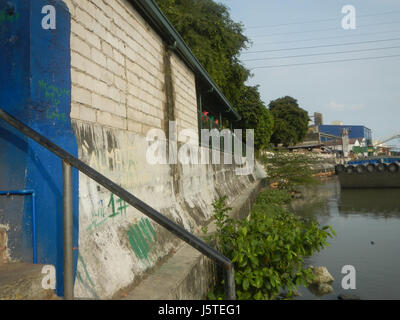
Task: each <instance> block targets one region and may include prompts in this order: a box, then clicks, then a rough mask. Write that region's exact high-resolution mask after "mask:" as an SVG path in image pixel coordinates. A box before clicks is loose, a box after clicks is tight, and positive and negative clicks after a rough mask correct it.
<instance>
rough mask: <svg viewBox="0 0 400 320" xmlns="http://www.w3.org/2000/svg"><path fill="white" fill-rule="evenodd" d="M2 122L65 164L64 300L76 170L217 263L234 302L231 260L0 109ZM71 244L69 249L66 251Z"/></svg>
mask: <svg viewBox="0 0 400 320" xmlns="http://www.w3.org/2000/svg"><path fill="white" fill-rule="evenodd" d="M0 119H2V120H4V121H5V122H7V123H8V124H9V125H11V126H13V127H14V128H16V129H17V130H19V131H20V132H22V133H23V134H24V135H26V136H28V137H29V138H31V139H32V140H34V141H36V142H37V143H39V144H40V145H42V146H43V147H45V148H46V149H47V150H49V151H50V152H52V153H54V154H55V155H56V156H58V157H59V158H60V159H61V160H62V162H63V190H64V193H63V204H64V205H63V208H64V273H65V276H64V297H65V298H67V299H72V298H73V278H72V269H73V268H72V265H73V264H72V252H73V247H72V196H71V194H72V179H71V176H72V173H71V172H72V170H71V167H74V168H76V169H78V170H79V171H81V172H82V173H84V174H85V175H87V176H88V177H90V178H92V179H93V180H94V181H96V182H97V183H99V184H100V185H102V186H103V187H104V188H106V189H108V190H109V191H111V192H112V193H114V194H115V195H117V196H118V197H119V198H121V199H122V200H124V201H126V202H127V203H129V204H130V205H131V206H133V207H134V208H136V209H137V210H139V211H140V212H142V213H143V214H145V215H146V216H148V217H149V218H150V219H152V220H154V221H155V222H157V223H158V224H160V225H161V226H163V227H164V228H166V229H167V230H168V231H170V232H172V233H173V234H174V235H176V236H177V237H178V238H180V239H181V240H183V241H185V242H186V243H187V244H189V245H190V246H192V247H193V248H195V249H197V250H198V251H200V252H201V253H202V254H204V255H205V256H207V257H209V258H210V259H212V260H214V261H215V262H216V263H217V264H219V265H220V266H222V267H223V269H224V271H225V297H226V299H227V300H235V299H236V293H235V279H234V267H233V263H232V261H231V260H229V259H228V258H227V257H225V256H224V255H222V254H221V253H219V252H218V251H216V250H215V249H214V248H212V247H210V246H209V245H207V244H206V243H205V242H204V241H203V240H201V239H199V238H197V237H196V236H194V235H193V234H191V233H190V232H188V231H186V230H185V229H184V228H183V227H181V226H179V225H178V224H176V223H175V222H173V221H171V220H169V219H168V218H167V217H165V216H164V215H162V214H161V213H160V212H158V211H157V210H155V209H154V208H152V207H150V206H149V205H148V204H146V203H145V202H143V201H141V200H140V199H138V198H137V197H135V196H134V195H133V194H131V193H129V192H128V191H126V190H125V189H123V188H121V187H120V186H119V185H117V184H116V183H114V182H113V181H111V180H110V179H108V178H106V177H105V176H103V175H102V174H101V173H99V172H98V171H96V170H94V169H93V168H92V167H90V166H88V165H87V164H86V163H84V162H82V161H81V160H79V159H78V158H76V157H74V156H73V155H72V154H70V153H69V152H67V151H66V150H64V149H62V148H61V147H59V146H58V145H56V144H55V143H53V142H52V141H50V140H49V139H47V138H45V137H44V136H42V135H41V134H39V133H38V132H36V131H35V130H33V129H31V128H30V127H29V126H27V125H26V124H24V123H23V122H21V121H20V120H18V119H16V118H15V117H13V116H12V115H10V114H9V113H8V112H6V111H4V110H2V109H1V108H0ZM66 244H68V247H66Z"/></svg>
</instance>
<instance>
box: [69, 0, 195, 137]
mask: <svg viewBox="0 0 400 320" xmlns="http://www.w3.org/2000/svg"><path fill="white" fill-rule="evenodd" d="M65 2H66V4H67V6H68V7H69V10H70V12H71V66H72V70H71V76H72V107H71V118H72V119H75V120H83V121H88V122H97V123H100V124H102V125H105V126H109V127H114V128H118V129H124V130H128V131H133V132H136V133H139V134H142V135H144V134H146V133H147V130H148V129H150V128H153V127H156V128H163V118H164V111H165V103H166V96H165V85H164V81H165V79H164V59H163V54H164V45H163V42H162V40H161V38H160V37H159V36H158V35H157V34H156V33H155V32H154V31H153V30H152V29H151V28H150V27H149V25H148V24H147V23H146V22H145V21H144V19H143V18H142V17H141V16H140V15H139V14H138V13H137V12H136V11H135V10H134V8H133V7H132V6H131V4H130V3H128V1H126V0H113V1H111V2H110V1H104V0H85V1H81V0H79V1H78V0H65ZM172 69H173V70H172V73H173V82H174V88H175V97H176V101H175V103H176V111H175V115H176V117H177V121H178V126H179V128H194V129H196V130H197V103H196V91H195V77H194V75H193V73H192V72H191V71H190V69H189V68H188V67H187V66H186V65H185V64H184V63H183V62H182V61H180V59H179V58H178V57H177V56H173V57H172Z"/></svg>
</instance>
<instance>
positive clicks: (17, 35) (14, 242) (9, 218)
mask: <svg viewBox="0 0 400 320" xmlns="http://www.w3.org/2000/svg"><path fill="white" fill-rule="evenodd" d="M45 5H52V6H54V7H55V9H56V29H54V30H52V29H43V28H42V19H43V18H44V17H45V16H46V14H42V8H43V7H44V6H45ZM0 47H1V51H0V70H1V71H0V108H3V109H4V110H6V111H8V112H9V113H11V114H12V115H14V116H15V117H17V118H18V119H20V120H22V121H23V122H24V123H26V124H27V125H29V126H30V127H31V128H33V129H34V130H36V131H38V132H39V133H41V134H43V135H44V136H46V137H47V138H49V139H50V140H52V141H53V142H55V143H56V144H58V145H60V146H61V147H62V148H64V149H66V150H67V151H69V152H70V153H72V154H73V155H75V156H78V148H77V144H76V139H75V136H74V133H73V131H72V127H71V119H70V105H71V76H70V74H71V68H70V14H69V12H68V8H67V7H66V6H65V4H64V3H63V1H61V0H47V1H44V0H31V1H27V0H0ZM78 187H79V186H78V173H77V171H76V170H74V172H73V188H74V197H73V201H74V208H73V209H74V247H76V248H77V247H78V223H79V216H78V208H79V206H78V192H79V190H78ZM11 189H14V190H15V189H34V190H35V191H36V197H37V220H36V224H37V239H38V243H37V245H38V263H41V264H53V265H55V266H56V270H57V289H56V290H57V294H58V295H63V291H64V288H63V242H62V240H63V231H62V230H63V219H62V192H63V191H62V166H61V160H60V159H59V158H57V157H56V156H54V155H53V154H52V153H50V152H49V151H47V150H46V149H44V148H43V147H41V146H39V145H38V144H36V143H35V142H33V141H32V140H30V139H27V138H25V137H24V136H22V135H21V134H20V133H19V132H17V131H16V130H15V129H12V128H10V127H9V126H8V125H6V124H4V122H1V121H0V190H11ZM0 209H1V210H0V223H7V224H10V227H11V230H13V228H14V229H15V231H13V232H11V233H10V234H9V237H10V242H9V246H10V249H11V252H12V258H14V259H19V260H22V261H26V262H31V261H32V233H31V228H32V216H31V204H30V201H28V198H24V197H13V198H4V197H0ZM74 253H75V254H74V262H75V267H74V269H75V270H74V272H75V271H76V263H77V250H75V252H74Z"/></svg>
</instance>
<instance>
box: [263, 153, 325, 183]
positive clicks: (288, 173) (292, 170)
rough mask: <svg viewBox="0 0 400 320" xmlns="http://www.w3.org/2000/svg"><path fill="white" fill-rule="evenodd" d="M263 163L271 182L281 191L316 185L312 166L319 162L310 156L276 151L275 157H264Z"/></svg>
mask: <svg viewBox="0 0 400 320" xmlns="http://www.w3.org/2000/svg"><path fill="white" fill-rule="evenodd" d="M261 161H262V163H263V165H264V167H265V170H266V171H267V174H268V177H269V179H270V181H271V182H276V183H277V187H278V188H279V189H283V190H288V191H295V189H296V187H297V186H299V185H303V186H304V185H310V184H315V183H316V182H317V180H316V179H315V178H314V177H313V175H312V173H313V172H312V169H311V166H312V165H313V164H315V163H316V162H317V161H318V160H317V159H316V158H314V157H312V156H310V155H307V154H301V153H291V152H283V151H276V152H274V155H264V156H262V157H261Z"/></svg>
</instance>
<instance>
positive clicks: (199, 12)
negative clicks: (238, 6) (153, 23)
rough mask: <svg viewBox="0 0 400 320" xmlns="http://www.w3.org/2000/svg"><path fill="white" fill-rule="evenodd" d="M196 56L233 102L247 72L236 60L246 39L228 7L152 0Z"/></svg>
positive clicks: (202, 0) (206, 0) (209, 0)
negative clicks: (154, 0) (231, 16)
mask: <svg viewBox="0 0 400 320" xmlns="http://www.w3.org/2000/svg"><path fill="white" fill-rule="evenodd" d="M156 2H157V4H158V5H159V6H160V9H161V10H162V11H163V13H164V14H165V15H166V16H167V18H168V20H169V21H170V22H171V23H172V24H173V26H174V27H175V29H176V30H177V31H178V32H179V34H180V35H181V36H182V38H183V39H184V40H185V42H186V43H187V44H188V46H189V47H190V49H191V50H192V51H193V53H194V55H195V56H196V58H197V59H198V60H199V61H200V63H201V64H202V65H203V66H204V68H205V69H206V70H207V72H208V73H209V74H210V76H211V77H212V79H213V80H214V81H215V82H216V84H217V85H218V86H219V88H220V89H221V90H222V92H223V93H224V95H225V96H226V97H227V98H228V100H229V101H230V102H231V103H232V104H233V105H235V104H236V103H237V101H238V99H239V98H240V92H241V90H242V89H243V87H244V83H245V81H246V80H247V79H248V77H249V75H250V72H249V70H247V69H246V68H245V67H244V66H243V65H242V64H241V63H240V61H239V54H240V51H241V50H242V49H245V48H247V44H248V43H249V40H248V39H247V37H246V36H245V35H244V34H243V25H242V24H240V23H237V22H234V21H233V20H232V19H231V18H230V15H229V11H228V8H227V7H226V6H224V5H223V4H220V3H215V2H214V1H213V0H156Z"/></svg>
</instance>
